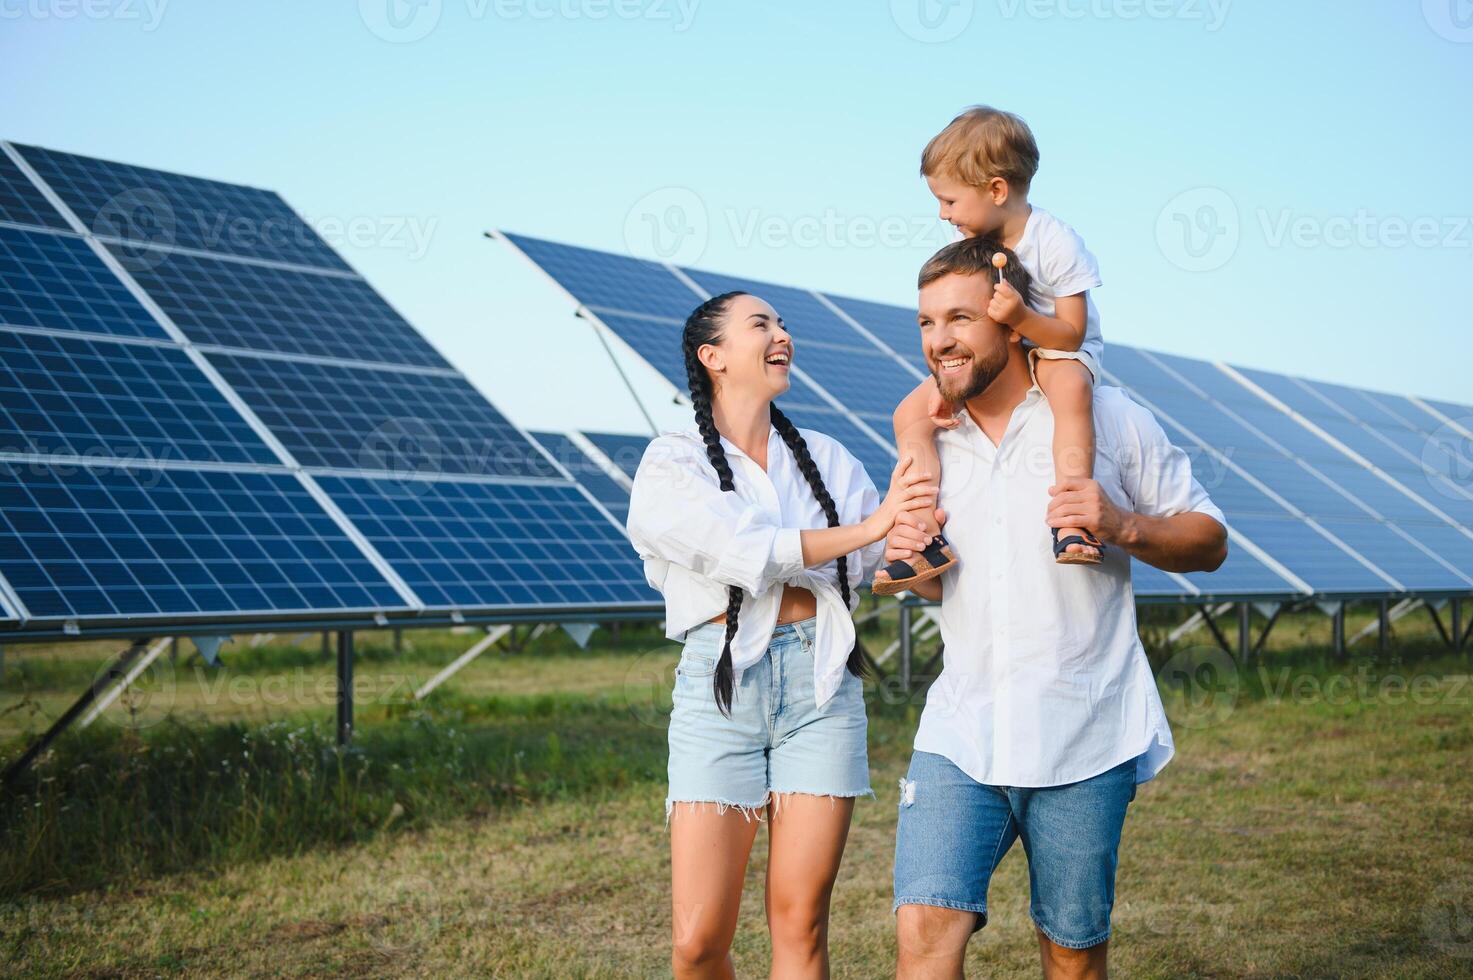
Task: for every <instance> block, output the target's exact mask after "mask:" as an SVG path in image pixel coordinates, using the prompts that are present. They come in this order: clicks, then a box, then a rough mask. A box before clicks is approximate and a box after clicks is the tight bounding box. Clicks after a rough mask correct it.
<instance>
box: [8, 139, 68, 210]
mask: <svg viewBox="0 0 1473 980" xmlns="http://www.w3.org/2000/svg"><path fill="white" fill-rule="evenodd" d="M0 221H14V222H15V223H16V224H20V225H40V226H41V227H43V228H59V229H68V228H69V227H70V226H69V225H68V224H67V220H66V218H63V217H62V216H61V212H60V211H58V210H56V208H54V207H52V206H51V202H50V201H48V200H46V197H45V195H43V194H42V193H41V190H40V188H38V187H37V186H36V185H35V184H33V183H31V180H30V178H29V177H27V176H26V175H25V174H23V173H21V170H20V168H19V167H17V166H16V165H15V161H14V160H12V159H10V157H9V156H8V155H6V153H5V151H4V150H0Z"/></svg>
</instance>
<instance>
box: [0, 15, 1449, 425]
mask: <svg viewBox="0 0 1473 980" xmlns="http://www.w3.org/2000/svg"><path fill="white" fill-rule="evenodd" d="M1467 6H1468V5H1467V3H1466V2H1465V0H1426V2H1420V0H1407V2H1403V3H1395V4H1333V3H1328V2H1321V3H1306V2H1266V0H1256V2H1248V0H1237V2H1232V0H974V2H967V0H949V2H947V0H894V2H891V0H872V2H845V3H839V2H829V3H808V4H797V3H791V2H785V3H778V2H762V3H758V2H752V0H742V2H736V0H419V2H417V3H415V2H409V3H405V2H403V0H363V2H356V0H336V2H333V3H301V2H297V3H286V2H272V3H268V2H259V3H250V4H224V3H207V2H205V0H172V2H169V0H151V2H145V0H85V2H84V0H0V89H3V91H4V92H5V98H4V99H3V104H0V136H4V137H5V138H9V139H14V140H18V141H22V142H35V143H40V144H43V145H47V146H51V147H55V148H58V149H64V150H70V151H75V152H80V153H86V154H91V155H96V156H101V157H107V158H113V159H120V160H125V161H128V162H133V163H139V164H145V165H149V166H156V167H160V168H165V169H171V170H178V171H183V172H186V173H193V174H199V175H202V176H208V177H214V178H218V179H223V180H229V181H238V182H242V183H250V184H254V185H257V186H263V187H269V188H272V189H275V190H278V191H280V192H281V193H282V194H283V195H284V196H285V197H286V199H287V200H288V201H289V202H290V203H291V204H292V205H293V206H295V207H296V208H297V209H298V210H299V211H301V212H302V213H304V214H305V215H307V216H308V217H309V218H313V219H322V220H326V221H331V222H336V223H338V224H342V225H345V226H347V227H349V228H351V229H352V230H353V233H354V236H355V237H353V238H352V240H343V239H342V237H341V236H339V238H338V239H337V241H338V244H340V246H341V248H342V250H343V252H344V254H345V255H346V256H347V257H348V259H349V261H351V262H352V263H353V264H354V265H355V266H356V267H357V268H359V269H360V270H361V271H362V272H363V273H364V274H365V275H367V276H368V278H369V279H370V280H371V281H372V282H373V283H374V284H375V285H376V286H377V287H378V288H379V289H380V290H381V291H382V292H384V293H385V294H386V295H387V296H388V297H389V298H390V300H391V301H393V302H394V303H395V304H396V305H397V306H398V307H399V308H400V309H401V310H403V311H404V312H405V313H406V314H407V315H408V316H409V317H410V319H411V320H412V321H414V322H415V323H416V324H417V325H418V326H419V327H420V328H421V329H422V330H423V331H425V333H426V334H428V335H429V336H430V338H431V339H432V340H433V341H434V342H435V343H436V344H438V345H439V346H440V347H441V349H442V350H444V351H445V352H446V353H447V354H448V355H449V356H450V357H451V358H452V360H454V361H455V363H456V364H457V365H458V366H460V367H461V368H463V369H464V370H465V371H466V372H467V373H468V374H470V375H471V377H472V378H473V379H475V380H476V381H477V383H478V384H480V385H481V386H482V388H483V389H484V390H486V391H487V393H488V394H489V395H491V397H492V398H493V399H494V400H495V401H496V402H497V403H498V404H500V405H501V406H502V407H503V408H504V409H506V410H507V411H508V412H509V413H510V414H511V415H512V416H513V417H514V418H516V419H517V420H518V421H520V422H522V423H523V424H526V425H532V426H541V425H554V426H583V427H608V428H624V429H634V428H638V426H639V418H638V415H637V414H635V413H634V411H633V408H632V405H631V404H630V402H629V399H628V398H627V397H625V396H624V395H623V394H622V392H621V391H620V389H619V388H618V386H617V381H616V379H615V378H614V376H613V374H612V372H611V371H610V370H609V369H608V365H607V364H606V363H604V361H603V360H602V355H601V352H600V351H599V349H598V348H597V346H596V343H595V341H594V340H593V339H592V337H591V335H590V334H589V332H588V331H587V330H586V329H583V328H580V326H579V325H578V324H577V323H575V322H574V321H572V320H571V319H569V318H567V316H566V313H567V310H566V307H565V305H563V304H561V303H560V301H559V300H558V299H557V298H556V297H554V296H552V295H551V294H550V293H549V292H548V291H547V290H546V289H545V288H543V287H541V284H539V283H536V282H535V281H533V280H532V279H531V278H530V277H529V276H528V274H527V270H526V269H525V267H524V266H523V265H522V264H520V263H518V262H515V261H509V260H508V257H507V256H506V255H504V254H503V252H504V249H503V248H502V246H499V245H498V244H496V243H492V242H489V241H486V240H485V239H483V238H482V237H481V232H482V230H483V229H485V228H488V227H493V226H494V227H502V228H507V229H510V230H516V231H521V232H525V233H527V234H532V235H538V236H542V237H547V238H554V239H561V240H566V241H570V242H575V243H579V244H584V245H590V246H593V247H598V248H605V249H611V250H618V251H628V250H631V249H633V250H635V251H639V252H643V253H645V254H655V253H656V252H657V251H659V250H661V249H664V250H667V251H668V250H671V249H675V250H676V254H675V258H677V259H679V260H683V261H687V262H690V263H691V264H696V265H699V266H702V267H706V268H711V269H716V270H719V271H724V272H730V273H735V274H740V275H745V276H750V277H755V278H767V279H773V280H777V281H781V282H789V283H795V284H800V285H806V286H813V287H819V288H824V289H828V290H832V291H837V292H843V293H850V294H853V295H857V296H863V297H869V298H875V299H882V300H889V301H894V302H898V303H905V302H909V301H910V300H911V299H912V297H913V292H912V288H911V287H912V284H913V282H914V274H915V270H916V269H917V268H918V266H919V264H920V263H921V261H922V260H923V259H924V258H925V257H926V256H927V255H928V254H929V253H930V252H931V251H932V250H933V249H934V248H935V247H937V246H938V245H939V244H942V243H944V242H945V241H946V239H947V236H946V234H945V229H942V228H941V227H940V226H939V224H938V223H937V222H935V220H934V209H933V203H932V201H931V200H930V197H929V195H928V194H927V193H926V189H925V186H924V184H923V183H922V181H921V179H920V178H919V177H918V176H917V173H916V167H917V160H918V155H919V152H920V149H921V147H922V146H923V145H924V143H925V141H926V140H927V138H929V137H930V136H931V135H932V134H933V133H934V132H935V131H936V130H938V129H939V128H940V127H941V126H943V125H944V124H945V123H946V121H947V120H948V119H950V118H951V116H952V115H953V114H954V113H955V112H956V111H957V110H959V109H960V108H962V107H963V106H965V105H967V104H970V103H975V102H989V103H992V104H995V105H998V106H1002V107H1005V108H1008V109H1011V110H1014V111H1016V112H1018V113H1020V114H1021V115H1023V116H1024V117H1025V118H1026V119H1027V120H1028V121H1029V122H1030V124H1031V125H1032V126H1033V129H1034V131H1035V133H1036V134H1037V136H1038V139H1039V142H1040V144H1041V147H1042V151H1043V163H1042V169H1041V172H1040V175H1039V178H1038V180H1037V182H1036V184H1035V186H1034V193H1033V199H1034V201H1035V203H1038V204H1040V205H1042V206H1044V207H1047V208H1049V209H1050V210H1053V211H1054V212H1056V213H1057V214H1059V215H1061V216H1062V217H1064V218H1065V219H1066V220H1068V221H1070V222H1071V223H1072V224H1074V225H1075V227H1077V228H1078V229H1079V230H1080V231H1081V233H1082V234H1083V235H1084V237H1085V239H1086V241H1087V242H1088V244H1089V245H1090V247H1091V248H1092V249H1093V250H1094V251H1095V253H1096V254H1097V255H1098V256H1099V258H1100V262H1101V266H1102V269H1103V274H1104V279H1105V286H1104V287H1103V288H1102V289H1101V290H1100V291H1099V292H1098V293H1097V294H1096V298H1097V301H1098V303H1099V306H1100V309H1101V313H1102V322H1103V327H1104V333H1105V339H1106V343H1107V345H1108V343H1109V342H1110V341H1111V340H1116V341H1120V342H1125V343H1131V344H1138V345H1142V346H1147V347H1151V348H1155V349H1159V350H1165V351H1171V352H1177V353H1183V354H1188V355H1193V356H1197V357H1203V358H1209V359H1220V360H1226V361H1229V362H1233V363H1237V364H1242V365H1248V366H1252V367H1263V368H1269V369H1274V370H1280V371H1286V372H1296V373H1301V374H1305V375H1308V376H1312V377H1317V378H1324V379H1329V380H1335V381H1341V382H1346V383H1352V384H1357V385H1363V386H1367V387H1374V388H1380V389H1385V390H1390V391H1398V392H1408V393H1419V394H1426V395H1431V396H1434V397H1443V398H1450V399H1455V400H1459V401H1464V402H1468V401H1473V397H1470V392H1473V384H1470V383H1469V381H1468V380H1467V375H1468V372H1469V370H1470V366H1473V359H1470V357H1469V354H1468V340H1469V333H1470V331H1469V326H1470V323H1469V320H1470V315H1473V295H1470V294H1473V226H1470V217H1473V180H1470V176H1469V169H1468V168H1469V161H1470V160H1473V126H1470V125H1469V115H1468V97H1469V94H1470V93H1473V18H1470V17H1469V16H1468V13H1469V12H1468V11H1467V9H1466V8H1467ZM1464 24H1468V25H1469V26H1463V25H1464ZM421 35H422V36H421ZM672 189H674V190H672ZM651 195H653V196H651ZM672 204H673V205H677V206H679V207H681V208H683V209H684V210H683V220H681V221H679V222H675V223H674V224H675V226H677V227H676V230H678V231H684V232H687V234H686V235H685V237H683V238H675V237H672V235H671V233H670V231H669V230H668V229H667V231H666V232H665V233H663V235H662V238H661V239H660V240H656V239H654V238H652V237H651V232H650V226H649V224H648V223H647V222H648V220H649V216H653V217H655V218H656V219H663V218H665V217H668V216H670V215H673V214H675V213H676V212H672V211H670V210H669V208H670V205H672ZM1188 233H1190V237H1189V235H1188ZM882 234H883V236H884V238H885V240H884V241H877V240H876V239H877V238H878V237H881V235H882ZM800 356H801V355H800ZM1106 357H1107V363H1108V346H1107V355H1106ZM636 377H637V379H638V381H639V383H640V385H641V386H642V387H648V389H649V390H650V391H659V390H660V386H659V385H657V384H653V383H652V382H651V380H650V379H649V378H648V377H647V376H645V375H639V374H637V375H636Z"/></svg>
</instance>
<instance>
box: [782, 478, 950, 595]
mask: <svg viewBox="0 0 1473 980" xmlns="http://www.w3.org/2000/svg"><path fill="white" fill-rule="evenodd" d="M856 465H857V464H856ZM930 481H931V474H930V473H926V472H923V471H922V470H921V468H920V467H919V466H917V465H915V463H914V461H913V460H912V458H911V457H909V456H907V457H906V458H904V459H902V460H901V461H900V462H899V463H897V464H896V465H895V471H894V473H892V474H891V476H890V492H889V493H887V494H886V495H885V499H884V500H882V501H880V506H879V507H878V508H876V510H875V511H874V513H872V514H870V515H869V516H868V517H865V518H864V519H863V520H862V521H860V522H859V523H858V524H841V525H839V526H838V527H822V528H813V529H811V530H807V531H803V532H802V542H803V564H804V566H805V567H808V568H812V567H813V566H815V565H822V564H824V563H825V562H830V561H833V560H834V559H835V558H839V557H841V556H843V555H847V554H849V553H850V552H853V551H859V550H860V549H862V548H865V547H867V546H869V545H872V544H874V543H875V542H876V541H881V540H883V539H884V537H885V535H886V534H889V533H890V528H892V527H893V526H894V525H895V519H896V516H897V515H899V514H902V513H904V512H906V511H911V510H920V509H924V508H929V507H932V506H934V505H935V503H936V485H935V484H934V483H932V482H930ZM866 482H868V481H866Z"/></svg>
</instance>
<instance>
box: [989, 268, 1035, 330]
mask: <svg viewBox="0 0 1473 980" xmlns="http://www.w3.org/2000/svg"><path fill="white" fill-rule="evenodd" d="M1026 310H1027V307H1026V306H1024V305H1023V297H1021V296H1019V295H1018V291H1017V290H1016V289H1014V288H1013V287H1012V285H1011V284H1009V283H1008V281H1007V280H1006V279H1004V280H1003V281H1002V282H1000V283H998V284H996V285H995V286H993V287H992V299H991V300H989V301H988V303H987V315H988V317H990V318H991V319H992V320H994V321H996V322H997V323H1001V324H1004V325H1006V326H1009V327H1016V326H1017V325H1018V323H1019V322H1020V321H1021V320H1022V319H1023V316H1024V314H1025V312H1026Z"/></svg>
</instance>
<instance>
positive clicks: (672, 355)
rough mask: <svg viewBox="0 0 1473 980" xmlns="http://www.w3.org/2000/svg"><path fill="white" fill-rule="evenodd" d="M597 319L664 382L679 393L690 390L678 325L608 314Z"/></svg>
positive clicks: (602, 314) (601, 313)
mask: <svg viewBox="0 0 1473 980" xmlns="http://www.w3.org/2000/svg"><path fill="white" fill-rule="evenodd" d="M598 318H599V320H601V321H602V322H603V323H604V325H605V326H607V327H608V328H609V329H610V330H612V331H613V332H614V333H615V334H617V335H618V336H619V338H620V339H621V340H623V341H624V343H626V344H628V345H629V346H630V347H631V348H633V350H634V352H635V353H636V354H638V355H639V356H640V357H642V358H644V359H645V361H647V362H648V363H649V365H650V367H652V368H654V369H655V370H656V371H658V372H660V374H662V375H663V376H664V377H665V380H666V381H669V382H670V383H671V384H672V385H674V386H675V387H676V388H677V389H678V390H680V391H681V392H685V391H688V390H689V389H690V382H689V380H688V379H687V376H686V373H685V356H684V354H683V353H682V352H681V349H680V330H681V326H680V324H678V323H675V322H673V321H666V320H648V319H645V318H643V317H634V316H623V315H620V314H618V313H608V312H600V313H599V314H598ZM594 329H596V328H594Z"/></svg>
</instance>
